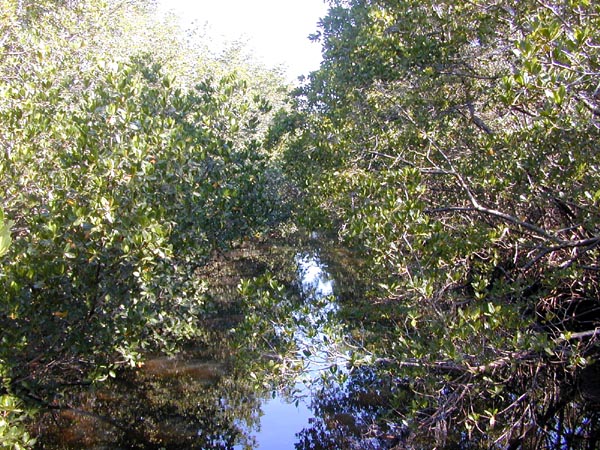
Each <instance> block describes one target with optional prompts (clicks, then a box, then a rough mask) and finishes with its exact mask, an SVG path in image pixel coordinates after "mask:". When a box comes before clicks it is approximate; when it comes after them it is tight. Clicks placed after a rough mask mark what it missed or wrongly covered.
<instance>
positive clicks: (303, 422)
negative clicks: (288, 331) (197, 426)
mask: <svg viewBox="0 0 600 450" xmlns="http://www.w3.org/2000/svg"><path fill="white" fill-rule="evenodd" d="M295 261H296V263H297V266H298V269H297V274H298V283H299V285H300V292H301V295H302V299H303V302H302V303H303V306H304V307H303V308H301V309H299V310H297V311H294V312H293V315H294V319H295V322H296V323H297V324H298V327H297V329H296V330H294V340H295V343H296V344H297V348H298V349H297V351H296V356H297V358H298V359H299V360H300V361H301V362H302V365H303V370H302V372H301V373H300V374H299V377H298V381H297V382H296V383H295V386H294V387H295V389H294V397H293V398H290V397H289V396H285V395H283V393H281V392H277V391H275V392H273V398H272V399H269V400H266V401H265V402H264V403H263V404H262V405H261V411H262V415H261V417H260V423H259V424H258V425H257V427H256V428H257V430H256V431H254V432H251V434H252V435H253V437H254V442H255V447H254V448H256V449H261V450H276V449H286V448H289V449H292V448H294V446H295V444H296V443H297V441H298V434H299V433H300V432H301V431H302V430H304V429H306V428H308V427H309V426H310V422H311V419H312V418H313V412H312V410H311V408H310V404H311V386H312V385H314V383H316V382H318V381H319V379H320V378H321V376H322V375H323V372H324V371H326V370H328V369H329V368H330V367H332V366H339V365H340V363H342V362H343V361H342V360H341V359H339V358H337V357H336V356H335V355H337V354H339V352H341V351H342V349H340V348H338V346H337V345H336V344H335V343H334V342H335V341H334V340H333V339H331V338H330V337H328V334H327V333H325V332H324V330H323V328H324V325H325V324H327V326H328V328H329V329H330V330H331V329H332V328H334V327H335V326H336V322H337V320H336V317H335V313H336V311H337V310H338V305H337V303H336V299H335V295H334V280H333V279H332V277H331V275H330V274H329V273H328V272H327V267H326V266H325V265H324V264H323V262H322V261H321V260H320V258H319V255H318V253H315V252H312V253H299V254H297V255H296V258H295ZM242 448H243V447H242V446H241V445H238V446H236V449H239V450H242Z"/></svg>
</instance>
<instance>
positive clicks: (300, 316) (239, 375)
mask: <svg viewBox="0 0 600 450" xmlns="http://www.w3.org/2000/svg"><path fill="white" fill-rule="evenodd" d="M273 266H277V270H278V274H277V276H278V279H279V281H273V279H272V278H270V277H271V275H270V273H272V272H273ZM206 270H207V272H208V273H207V274H206V275H205V274H203V276H210V279H211V280H212V281H213V286H212V290H211V293H210V298H209V300H210V301H209V303H208V305H209V306H210V305H211V304H212V306H211V307H210V308H207V310H208V312H207V314H206V317H204V318H203V321H204V324H205V327H206V336H207V337H206V340H205V341H204V342H197V343H194V344H193V345H190V346H189V348H187V349H186V350H185V351H182V352H180V353H179V354H178V355H176V356H169V357H167V356H161V355H157V356H156V357H149V358H148V360H147V361H146V363H145V365H144V366H143V367H142V368H139V369H137V370H123V371H122V372H120V373H119V374H118V376H117V378H116V379H114V380H110V381H109V382H107V383H105V384H103V385H98V386H94V387H93V388H91V389H89V388H87V387H83V386H72V387H67V388H65V389H63V391H62V392H61V394H60V395H61V398H60V399H57V404H60V407H57V408H56V409H55V410H52V411H49V412H47V413H46V414H44V415H43V416H42V420H40V421H39V422H38V423H37V424H36V426H35V427H34V430H33V431H34V432H35V434H36V436H37V437H38V446H39V448H48V449H51V448H89V449H104V448H111V449H119V448H122V449H128V448H150V449H151V448H156V449H158V448H168V449H176V448H198V449H236V450H248V449H263V450H264V449H285V448H290V449H291V448H294V446H295V445H297V442H298V436H299V434H300V433H301V432H302V430H304V429H306V428H308V427H310V426H311V424H312V423H314V422H315V418H314V413H313V411H312V410H311V405H312V402H311V394H312V391H313V390H314V389H315V388H316V386H318V385H319V383H320V380H321V378H322V375H323V373H322V372H323V371H329V370H330V369H331V368H332V367H337V366H338V365H339V364H340V361H338V360H336V355H337V354H338V353H339V352H340V350H339V349H338V348H337V342H338V339H336V333H339V332H340V330H341V326H340V325H339V324H338V321H337V319H336V313H337V311H338V309H339V307H338V305H337V303H336V299H335V295H334V287H335V283H334V280H333V279H332V276H331V275H330V274H329V273H328V271H327V267H326V265H325V264H324V263H323V261H321V259H320V257H319V253H318V252H317V251H315V250H314V249H308V250H303V251H298V250H297V249H296V248H295V247H290V246H282V247H281V248H273V247H272V246H269V247H267V248H242V249H239V250H237V251H234V252H231V254H229V255H226V256H225V257H224V258H223V259H222V260H217V261H215V262H214V263H213V265H212V266H209V267H207V268H206ZM242 278H246V279H255V280H256V281H255V284H256V290H254V291H252V293H251V295H247V296H241V297H240V292H239V290H237V289H236V288H235V286H237V284H238V283H239V280H240V279H242ZM261 280H262V281H261ZM265 280H270V281H268V282H267V281H265ZM261 283H266V284H269V283H271V284H272V286H273V289H274V291H276V292H275V293H276V298H275V303H274V304H269V303H268V301H267V300H268V298H267V299H266V300H265V298H262V297H261V295H262V294H261V293H263V292H264V289H263V287H261ZM268 289H270V288H268ZM267 297H268V296H267ZM261 302H262V303H261ZM265 302H266V303H265ZM261 329H262V330H263V331H262V333H263V334H261ZM259 341H260V342H259ZM265 344H266V345H265ZM282 367H287V368H289V370H286V371H283V370H282V369H281V368H282ZM270 372H272V373H270ZM328 373H330V372H328ZM273 379H276V381H275V382H273Z"/></svg>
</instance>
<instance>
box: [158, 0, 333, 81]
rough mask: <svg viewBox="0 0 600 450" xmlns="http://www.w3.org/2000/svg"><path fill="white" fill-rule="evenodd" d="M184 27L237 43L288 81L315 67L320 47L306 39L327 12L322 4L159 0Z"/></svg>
mask: <svg viewBox="0 0 600 450" xmlns="http://www.w3.org/2000/svg"><path fill="white" fill-rule="evenodd" d="M159 5H160V9H161V10H173V11H174V12H175V13H176V14H177V15H179V16H180V17H182V20H183V24H184V26H188V25H189V24H190V23H191V22H193V21H195V23H196V26H198V27H203V26H204V25H205V24H207V25H208V32H209V35H210V37H211V38H214V39H215V40H216V41H217V42H222V41H224V40H225V41H233V40H238V39H242V40H244V41H247V42H248V47H249V48H250V49H251V51H252V53H253V55H254V56H256V57H257V59H258V60H261V61H263V62H264V63H265V64H266V65H267V66H269V67H273V66H278V65H283V66H284V67H285V68H286V69H287V71H286V73H287V75H288V78H289V79H290V80H291V81H293V80H296V78H297V77H298V76H300V75H306V74H308V73H309V72H310V71H312V70H316V69H317V68H318V67H319V63H320V61H321V48H320V46H319V44H318V43H313V42H311V41H309V40H308V35H309V34H311V33H314V32H316V31H317V22H318V20H319V18H321V17H323V16H324V15H325V14H326V12H327V6H326V4H325V1H324V0H159Z"/></svg>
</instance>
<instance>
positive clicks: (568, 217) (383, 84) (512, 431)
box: [272, 0, 600, 448]
mask: <svg viewBox="0 0 600 450" xmlns="http://www.w3.org/2000/svg"><path fill="white" fill-rule="evenodd" d="M599 19H600V8H599V6H598V5H596V4H594V3H593V2H589V1H568V2H554V1H524V2H511V1H502V0H501V1H494V2H480V1H474V2H450V1H448V2H447V1H443V0H442V1H438V0H435V1H410V0H403V1H398V2H389V1H378V0H350V1H341V0H339V1H331V2H330V10H329V14H328V15H327V17H325V18H323V19H322V21H321V24H320V25H321V26H320V30H319V32H318V33H317V34H315V36H314V39H317V40H319V41H320V42H321V43H322V45H323V58H324V60H323V63H322V65H321V68H320V69H319V70H318V71H316V72H314V73H312V74H311V75H310V76H309V77H308V79H307V80H306V81H305V84H304V85H303V86H302V87H301V88H300V89H298V91H297V94H296V104H297V110H296V112H293V113H281V114H280V115H279V116H278V117H277V121H276V126H275V127H274V128H273V136H272V138H273V140H274V141H277V140H278V139H280V141H279V142H283V143H284V144H283V145H285V146H286V150H285V152H286V158H287V164H286V168H287V169H288V172H289V173H290V174H291V175H292V176H294V177H295V178H296V179H297V180H298V183H299V184H301V185H303V186H306V187H307V189H306V197H305V201H306V204H307V205H308V208H309V209H310V210H311V211H313V213H312V214H304V215H303V217H302V220H305V221H306V222H308V223H309V224H310V226H323V227H325V228H330V229H333V230H336V231H337V233H338V234H339V236H340V237H341V238H343V239H344V240H345V241H346V242H347V243H349V244H351V245H353V246H355V247H356V248H358V249H361V250H362V252H363V254H364V255H366V256H367V257H368V258H369V260H370V261H371V268H372V273H371V276H372V278H373V285H374V286H378V287H377V288H376V289H375V292H374V293H373V296H374V297H375V298H379V299H385V301H386V302H388V303H392V304H393V305H394V308H393V309H392V311H393V312H392V313H391V314H392V315H391V317H390V313H389V312H388V313H386V319H385V320H384V322H386V323H389V321H390V320H392V323H394V324H395V326H394V327H392V329H389V327H388V328H387V330H388V333H389V335H388V336H389V337H388V339H385V340H384V341H383V342H382V341H381V336H380V335H379V334H377V338H376V339H375V341H374V342H373V343H372V344H371V346H372V347H371V349H372V352H373V356H374V357H375V358H379V359H380V361H385V362H386V364H391V365H392V366H393V367H395V369H394V370H397V371H399V373H408V374H409V375H410V377H411V379H415V380H416V379H419V377H424V376H427V377H429V378H430V379H433V380H431V382H429V383H426V384H425V385H424V387H422V389H423V391H422V395H421V396H420V399H418V400H414V401H413V404H412V406H409V407H406V408H405V407H403V408H399V410H398V412H400V413H401V414H400V415H401V416H403V417H405V420H406V421H407V422H406V423H408V424H409V425H410V427H414V428H413V429H414V430H423V429H429V430H438V432H439V433H438V434H437V435H438V436H441V437H440V439H442V437H443V436H446V437H444V438H443V439H446V438H447V437H448V434H449V433H450V431H449V430H451V429H454V430H457V431H456V434H455V435H453V437H449V438H448V439H454V442H456V441H460V439H461V437H460V436H469V438H470V439H471V438H472V439H473V441H472V442H479V444H478V445H481V446H484V447H487V446H489V445H496V446H501V447H510V448H516V446H518V445H521V444H523V443H524V442H529V443H530V444H529V445H533V446H536V445H534V444H533V443H534V442H536V439H542V437H541V434H538V433H537V431H538V430H539V429H542V428H547V427H550V426H551V422H552V421H553V420H554V419H553V414H554V413H553V411H554V412H555V411H556V410H557V408H558V405H564V404H567V403H569V402H570V401H571V399H572V394H573V391H572V390H573V386H575V385H576V384H577V377H578V375H577V374H578V373H579V368H582V367H585V366H587V365H589V364H591V363H592V361H594V358H595V355H596V351H595V350H593V349H594V348H595V344H594V342H595V340H596V338H597V335H598V332H597V326H598V314H597V311H598V298H599V297H598V294H599V293H600V292H599V290H598V287H599V285H598V281H599V280H598V271H599V267H598V244H600V228H599V225H600V223H599V220H600V214H599V209H598V206H599V203H598V202H599V200H600V179H599V177H598V174H599V172H598V163H599V159H598V158H599V156H598V150H599V149H598V137H599V132H598V131H599V122H598V116H599V111H600V109H599V107H600V103H599V98H600V97H599V92H598V79H599V77H598V75H599V74H600V72H599V69H600V66H599V59H598V57H599V48H600V47H599V46H598V44H599V42H598V33H597V30H598V27H599V25H600V24H599V22H598V21H599ZM386 311H388V310H387V309H386ZM378 314H381V313H374V314H373V316H374V317H380V318H381V316H380V315H378ZM373 320H374V321H375V322H377V319H373ZM380 320H383V319H380ZM557 368H559V369H557ZM388 370H389V369H388ZM542 374H543V375H542ZM546 377H547V378H546ZM551 379H560V380H562V382H561V383H559V385H560V386H559V387H557V386H556V385H554V384H552V383H550V382H549V380H551ZM551 385H552V386H554V387H550V386H551ZM419 389H421V388H419ZM532 403H535V405H536V406H535V407H532V406H531V405H532ZM417 417H424V419H419V420H417ZM580 417H581V416H580ZM573 420H575V419H573ZM498 423H505V424H510V425H509V426H507V427H498V426H497V425H496V424H498ZM531 423H534V424H537V427H535V426H534V427H532V426H530V425H528V424H531ZM424 425H425V428H423V426H424ZM570 426H571V427H575V425H570ZM440 430H448V432H441V431H440ZM461 433H465V434H461ZM450 434H451V433H450ZM441 442H443V440H442V441H440V443H441Z"/></svg>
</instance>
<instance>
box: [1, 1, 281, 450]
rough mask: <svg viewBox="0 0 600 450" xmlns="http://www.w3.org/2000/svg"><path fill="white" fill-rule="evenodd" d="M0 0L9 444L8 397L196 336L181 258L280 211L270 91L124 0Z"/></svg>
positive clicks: (37, 399) (195, 303) (198, 296)
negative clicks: (269, 138)
mask: <svg viewBox="0 0 600 450" xmlns="http://www.w3.org/2000/svg"><path fill="white" fill-rule="evenodd" d="M0 11H2V12H1V16H0V43H1V46H0V99H1V101H0V152H1V154H0V192H2V194H1V195H2V196H1V201H2V208H3V211H4V214H3V216H0V221H1V223H0V255H2V261H1V266H0V297H1V298H2V301H1V302H0V329H1V330H2V334H1V343H0V374H1V377H2V385H1V387H0V396H1V398H2V402H3V407H2V408H3V411H4V412H3V413H2V416H1V417H2V422H1V423H0V436H1V438H0V440H2V442H3V443H4V444H3V445H7V446H10V445H15V446H18V445H25V444H26V443H27V442H28V440H29V438H28V437H27V436H23V435H22V434H19V433H18V432H15V428H14V427H13V428H11V425H14V423H15V422H14V421H15V420H17V418H18V417H19V411H20V406H19V404H18V401H17V400H16V399H15V398H14V397H12V395H17V396H18V397H20V398H21V399H26V400H28V401H34V403H36V404H37V405H38V406H44V407H49V406H50V407H51V406H52V405H54V402H55V398H56V397H55V396H56V395H57V394H58V393H59V392H60V390H61V389H63V387H65V386H68V385H69V384H72V383H81V382H89V381H93V380H94V379H102V378H104V377H106V376H114V370H115V368H116V367H118V366H121V365H127V366H135V365H136V364H137V363H138V362H139V361H140V358H141V355H142V353H144V352H149V351H157V350H160V351H163V352H165V351H167V352H168V351H172V350H173V349H174V348H175V347H174V345H175V344H176V343H177V342H179V341H181V340H184V339H187V338H190V337H197V336H199V335H201V334H202V329H201V327H199V326H198V321H199V320H200V319H201V318H202V315H203V311H204V309H203V304H204V292H205V282H204V281H203V280H202V278H200V277H199V276H198V275H197V273H196V269H197V267H198V266H199V265H201V264H202V263H203V261H205V260H206V259H207V258H208V257H209V256H210V254H211V253H212V252H214V251H219V250H220V249H223V248H227V247H228V246H229V245H230V244H231V243H232V242H235V241H237V240H241V239H243V238H244V237H246V236H250V235H253V234H254V233H257V232H261V231H262V230H264V229H265V227H267V226H268V225H269V224H271V223H273V222H275V221H277V220H278V219H279V218H280V217H281V215H282V214H284V212H283V210H282V209H281V208H280V204H281V202H280V200H279V192H278V190H279V186H280V183H278V180H279V175H278V172H277V170H276V168H275V166H274V165H273V163H272V158H271V157H270V156H269V155H268V154H267V153H265V152H264V151H263V150H262V148H261V145H260V143H259V142H260V140H261V138H262V134H263V133H264V130H265V128H266V125H265V121H266V119H267V118H268V116H269V113H270V111H271V108H272V104H275V105H276V104H277V103H278V102H279V101H281V98H282V95H283V94H284V93H285V88H284V86H283V83H282V82H281V81H280V79H279V76H278V75H277V74H276V73H273V72H269V71H267V70H266V69H261V68H260V67H259V66H257V65H253V64H251V62H249V61H244V58H243V55H242V52H241V50H239V49H232V50H230V51H229V53H228V55H227V56H228V57H229V60H228V61H227V62H221V63H220V62H219V61H218V59H217V55H210V54H208V53H203V51H204V49H203V47H202V46H198V47H197V48H196V47H195V45H196V43H194V42H193V41H190V42H188V43H187V44H186V41H185V39H184V38H183V36H181V37H178V35H175V34H173V33H175V31H174V25H170V24H169V23H154V22H153V20H152V19H151V18H152V16H151V12H152V10H151V8H150V7H149V6H145V5H144V4H143V3H141V2H137V3H136V2H133V1H132V2H111V1H109V2H96V1H86V0H81V1H76V2H58V1H50V0H48V1H42V2H40V1H35V2H33V1H32V2H29V1H12V0H5V1H3V2H2V6H1V7H0ZM150 29H152V30H153V33H151V32H150ZM148 36H153V40H150V39H148ZM157 36H162V38H158V37H157ZM174 55H175V56H174ZM175 57H176V59H175ZM236 64H239V66H238V67H237V69H239V70H236ZM191 68H194V70H193V71H192V70H191ZM9 228H10V231H9ZM11 237H12V243H11ZM9 244H10V246H9ZM11 411H12V412H11ZM11 436H12V437H11ZM14 436H16V437H14ZM19 436H20V437H19ZM19 442H20V444H19Z"/></svg>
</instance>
